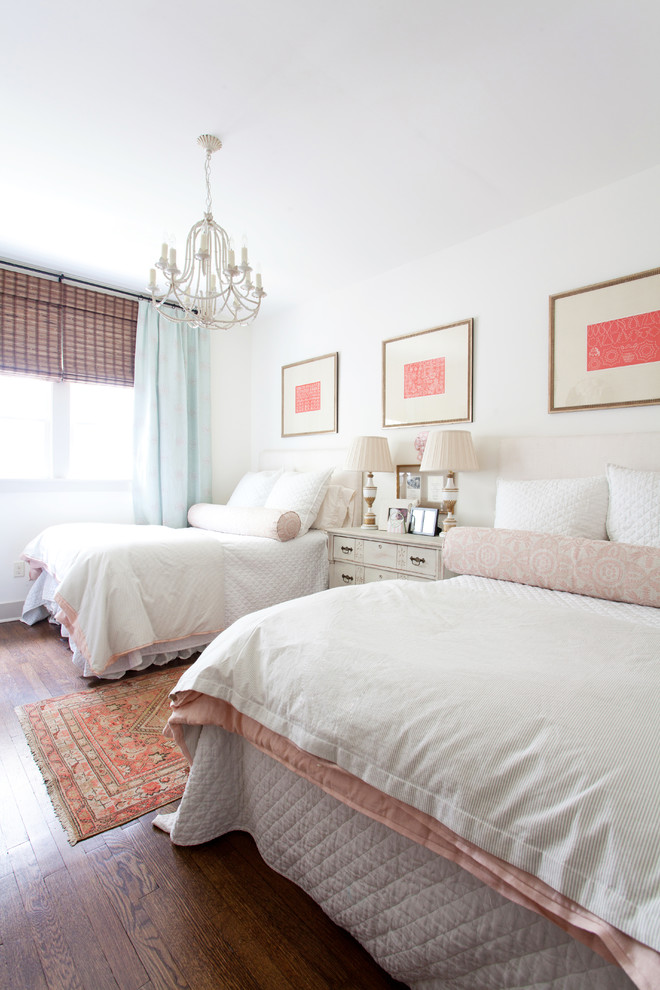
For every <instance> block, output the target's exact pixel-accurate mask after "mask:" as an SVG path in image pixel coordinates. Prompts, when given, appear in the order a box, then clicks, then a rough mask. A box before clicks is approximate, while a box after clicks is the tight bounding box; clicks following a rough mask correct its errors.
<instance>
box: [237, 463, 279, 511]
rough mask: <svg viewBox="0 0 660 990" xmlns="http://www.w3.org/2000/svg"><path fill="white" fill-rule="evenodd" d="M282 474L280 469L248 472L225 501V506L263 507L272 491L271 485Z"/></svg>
mask: <svg viewBox="0 0 660 990" xmlns="http://www.w3.org/2000/svg"><path fill="white" fill-rule="evenodd" d="M282 473H283V472H282V469H281V468H280V470H278V471H248V472H247V474H244V475H243V477H242V478H241V480H240V481H239V483H238V484H237V485H236V488H234V490H233V492H232V493H231V495H230V496H229V498H228V499H227V505H237V506H242V507H244V508H246V507H248V506H255V505H265V504H266V499H267V498H268V496H269V495H270V493H271V491H272V490H273V485H274V484H275V482H276V481H277V479H278V478H280V477H281V476H282Z"/></svg>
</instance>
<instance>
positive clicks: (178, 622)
mask: <svg viewBox="0 0 660 990" xmlns="http://www.w3.org/2000/svg"><path fill="white" fill-rule="evenodd" d="M22 556H23V558H24V559H26V560H28V561H29V563H30V569H31V574H33V575H35V576H36V575H37V574H38V573H39V572H41V573H42V574H45V575H48V577H47V578H44V577H42V578H41V579H40V585H39V588H38V589H35V591H36V594H33V595H29V596H28V598H27V600H26V604H25V607H24V611H23V618H24V620H25V621H27V622H28V623H29V622H34V621H37V620H38V619H40V618H43V617H44V615H45V614H46V612H47V611H48V612H52V613H54V617H55V618H56V620H57V621H58V622H60V623H61V624H62V626H63V630H64V631H65V633H66V635H68V636H69V640H70V643H71V646H72V649H73V651H74V661H75V662H76V663H77V664H78V665H79V666H80V667H81V669H82V672H83V674H85V675H86V676H91V675H96V676H102V677H113V676H114V677H116V676H120V675H121V674H122V673H124V672H125V671H126V670H127V669H140V668H141V667H143V666H146V665H147V664H150V663H153V662H154V660H155V658H156V657H158V658H159V659H160V660H161V662H163V661H165V660H168V659H171V658H173V657H174V656H176V655H179V654H180V653H181V652H182V651H187V653H188V655H189V654H190V653H191V652H193V651H194V650H198V649H200V648H201V647H203V646H204V645H205V644H206V643H208V642H210V641H211V640H212V639H213V638H214V637H215V636H216V635H217V634H218V632H220V631H221V630H222V629H224V628H225V627H226V626H228V625H229V624H230V623H231V622H233V621H235V619H237V618H239V617H240V616H242V615H245V614H246V613H247V612H250V611H253V610H255V609H259V608H263V607H264V606H266V605H271V604H275V603H277V602H281V601H284V600H286V599H287V598H290V597H297V596H300V595H305V594H310V593H312V592H316V591H320V590H322V589H323V588H325V587H326V586H327V552H326V541H325V534H324V533H322V532H319V531H313V532H310V533H308V534H306V535H305V536H304V537H301V538H299V539H296V540H291V541H289V542H287V543H280V542H278V541H275V540H269V539H264V538H261V537H243V536H231V535H228V534H222V533H215V532H209V531H206V530H199V529H170V528H168V527H165V526H128V525H120V524H97V523H75V524H63V525H60V526H52V527H49V528H48V529H45V530H43V532H42V533H40V534H39V536H37V537H36V538H35V539H34V540H32V541H31V543H29V544H28V546H27V547H26V548H25V550H24V552H23V555H22Z"/></svg>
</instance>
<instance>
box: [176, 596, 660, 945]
mask: <svg viewBox="0 0 660 990" xmlns="http://www.w3.org/2000/svg"><path fill="white" fill-rule="evenodd" d="M500 583H501V582H486V583H485V584H484V585H482V588H485V587H486V586H487V585H491V584H495V585H498V584H500ZM470 584H471V585H472V586H471V587H470V586H469V585H470ZM467 585H468V586H467V587H466V581H465V579H463V578H459V579H455V580H451V581H445V582H436V583H429V584H421V583H417V582H415V583H412V582H400V581H391V582H383V583H382V584H377V585H366V586H363V587H358V588H351V589H346V588H339V589H335V590H333V591H330V592H327V593H325V594H323V595H314V596H312V597H310V598H307V599H305V600H303V601H299V602H296V603H285V604H284V605H280V606H277V607H276V608H273V609H270V610H268V611H264V612H262V613H259V614H257V615H255V616H248V617H246V618H244V619H241V620H240V621H238V622H237V623H235V625H234V626H233V627H231V628H230V629H229V630H227V631H226V632H225V633H223V634H222V635H221V636H219V637H218V638H217V639H216V640H215V641H214V642H213V643H212V644H211V645H210V646H209V647H208V648H207V649H206V651H205V652H204V654H203V655H202V657H201V658H200V660H199V661H198V662H197V663H196V664H195V665H194V666H193V667H192V668H191V669H190V670H189V671H187V672H186V673H185V674H184V675H183V676H182V678H181V680H180V681H179V684H178V685H177V693H178V692H183V691H185V690H195V691H199V692H202V693H205V694H209V695H212V696H213V697H218V698H222V699H224V700H226V701H228V702H230V704H232V705H233V706H234V707H235V708H237V709H238V710H239V711H241V712H243V713H244V714H247V715H249V716H251V717H252V718H254V719H256V720H257V721H259V722H260V723H262V724H263V725H266V726H268V727H269V728H270V729H272V730H274V731H275V732H278V733H280V734H281V735H283V736H285V737H287V738H288V739H290V740H291V741H292V742H294V743H295V744H297V745H298V746H300V747H301V748H302V749H304V750H306V751H308V752H310V753H312V754H314V755H318V756H320V757H323V758H325V759H327V760H330V761H333V762H335V763H337V764H338V765H339V766H341V767H343V768H344V769H346V770H348V771H349V772H351V773H353V774H355V775H356V776H358V777H360V778H361V779H362V780H365V781H367V782H368V783H370V784H373V785H374V786H375V787H377V788H379V789H380V790H382V791H384V792H385V793H386V794H390V795H392V796H393V797H396V798H399V799H400V800H402V801H405V802H406V803H408V804H410V805H412V806H413V807H416V808H419V809H420V810H421V811H424V812H426V813H428V814H430V815H432V816H433V817H435V818H437V819H438V820H440V821H442V822H443V823H444V824H446V825H447V826H448V827H449V828H451V829H453V830H454V831H455V832H457V833H458V834H459V835H462V836H463V837H465V838H467V839H468V840H470V841H471V842H474V843H475V844H476V845H478V846H480V847H481V848H483V849H485V850H486V851H488V852H490V853H492V854H494V855H496V856H499V857H501V858H502V859H504V860H506V861H508V862H510V863H513V864H514V865H516V866H519V867H520V868H521V869H524V870H526V871H528V872H530V873H532V874H534V875H536V876H538V877H539V878H540V879H542V880H544V881H545V882H546V883H548V884H549V885H550V886H551V887H553V888H555V889H556V890H559V891H560V892H562V893H563V894H565V895H566V896H567V897H570V898H572V899H573V900H575V901H577V902H578V903H579V904H582V905H583V906H584V907H586V908H588V909H589V910H591V911H593V912H594V914H596V915H598V916H599V917H601V918H604V919H605V920H606V921H608V922H610V923H611V924H612V925H615V926H616V927H617V928H619V929H621V930H622V931H624V932H626V933H628V934H630V935H631V936H633V937H634V938H636V939H638V940H640V941H641V942H644V943H645V944H648V945H651V946H652V947H654V948H655V949H660V863H659V856H658V853H659V851H660V850H659V848H658V847H659V844H660V836H659V833H658V828H657V822H658V820H659V818H660V775H659V774H658V746H659V743H658V740H659V739H660V706H659V705H658V702H657V699H658V697H659V696H660V663H659V661H660V622H659V621H658V614H657V610H655V609H644V608H642V607H640V606H627V609H633V611H632V612H630V611H625V612H623V611H622V610H621V607H617V605H616V603H606V602H602V603H599V606H598V609H597V610H596V611H594V610H593V609H591V608H590V607H588V606H587V607H586V608H583V607H582V606H581V604H580V600H579V596H568V597H569V598H570V599H575V602H571V605H573V604H575V607H566V603H565V601H564V600H563V599H562V598H557V597H555V595H554V593H552V592H546V593H545V595H541V596H539V595H534V596H524V597H523V598H522V599H520V600H518V599H517V598H511V599H510V598H509V597H508V595H507V594H494V595H493V594H490V593H488V592H487V591H485V590H481V588H479V586H478V583H477V586H476V587H475V585H474V580H473V581H471V582H470V581H468V582H467ZM585 601H589V600H585ZM609 604H612V605H613V608H611V609H610V608H608V605H609ZM631 615H634V616H635V618H634V619H633V620H632V621H631V619H630V618H629V617H630V616H631Z"/></svg>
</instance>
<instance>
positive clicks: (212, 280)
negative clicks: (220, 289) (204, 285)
mask: <svg viewBox="0 0 660 990" xmlns="http://www.w3.org/2000/svg"><path fill="white" fill-rule="evenodd" d="M215 291H216V280H215V275H211V292H215Z"/></svg>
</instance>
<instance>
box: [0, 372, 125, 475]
mask: <svg viewBox="0 0 660 990" xmlns="http://www.w3.org/2000/svg"><path fill="white" fill-rule="evenodd" d="M132 465H133V389H132V388H125V387H121V386H113V385H96V384H89V383H86V382H50V381H45V380H43V379H40V378H28V377H24V376H20V375H0V478H12V479H15V478H30V479H33V478H44V479H45V478H68V479H81V480H104V481H110V480H129V479H130V478H131V476H132V472H133V467H132Z"/></svg>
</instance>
